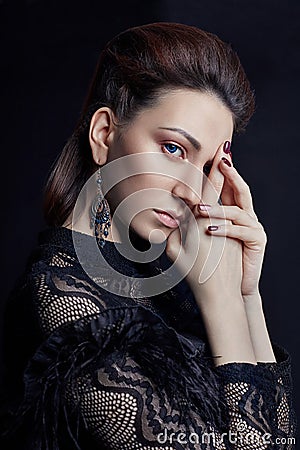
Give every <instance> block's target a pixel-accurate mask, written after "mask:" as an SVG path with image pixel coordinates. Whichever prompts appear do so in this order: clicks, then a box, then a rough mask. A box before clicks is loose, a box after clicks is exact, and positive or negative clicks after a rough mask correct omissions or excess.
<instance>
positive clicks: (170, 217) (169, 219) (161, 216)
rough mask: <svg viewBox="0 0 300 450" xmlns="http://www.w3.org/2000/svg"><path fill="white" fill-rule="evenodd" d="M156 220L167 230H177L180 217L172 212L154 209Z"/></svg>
mask: <svg viewBox="0 0 300 450" xmlns="http://www.w3.org/2000/svg"><path fill="white" fill-rule="evenodd" d="M154 212H155V213H156V215H157V218H158V220H159V221H160V222H161V223H163V224H164V225H166V226H167V227H169V228H177V227H178V226H179V225H180V220H181V217H182V216H180V215H178V214H176V212H175V211H172V210H163V209H154Z"/></svg>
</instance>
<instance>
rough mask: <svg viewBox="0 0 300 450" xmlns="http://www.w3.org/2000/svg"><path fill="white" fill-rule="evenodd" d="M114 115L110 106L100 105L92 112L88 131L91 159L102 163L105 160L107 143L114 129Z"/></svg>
mask: <svg viewBox="0 0 300 450" xmlns="http://www.w3.org/2000/svg"><path fill="white" fill-rule="evenodd" d="M113 119H114V115H113V112H112V110H111V109H110V108H107V107H102V108H99V109H97V111H96V112H95V113H94V115H93V117H92V120H91V124H90V131H89V141H90V146H91V149H92V154H93V160H94V161H95V163H96V164H97V165H103V164H105V163H106V160H107V153H108V149H109V143H110V141H111V139H112V137H113V134H114V131H115V125H114V120H113Z"/></svg>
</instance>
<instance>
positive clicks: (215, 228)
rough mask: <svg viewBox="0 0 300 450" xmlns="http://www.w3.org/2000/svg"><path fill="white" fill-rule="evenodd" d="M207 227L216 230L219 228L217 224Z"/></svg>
mask: <svg viewBox="0 0 300 450" xmlns="http://www.w3.org/2000/svg"><path fill="white" fill-rule="evenodd" d="M207 229H208V230H209V231H216V230H218V229H219V227H217V225H210V226H209V227H207Z"/></svg>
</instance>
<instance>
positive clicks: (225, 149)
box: [223, 141, 231, 153]
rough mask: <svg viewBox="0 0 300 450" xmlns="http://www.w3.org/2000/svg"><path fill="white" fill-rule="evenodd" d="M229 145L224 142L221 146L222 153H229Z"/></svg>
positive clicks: (227, 142)
mask: <svg viewBox="0 0 300 450" xmlns="http://www.w3.org/2000/svg"><path fill="white" fill-rule="evenodd" d="M230 147H231V143H230V142H229V141H225V142H224V145H223V152H224V153H230Z"/></svg>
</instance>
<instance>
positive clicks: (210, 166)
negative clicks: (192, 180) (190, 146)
mask: <svg viewBox="0 0 300 450" xmlns="http://www.w3.org/2000/svg"><path fill="white" fill-rule="evenodd" d="M167 145H172V146H173V147H176V151H177V150H178V149H179V150H181V151H182V153H183V155H185V151H184V150H183V148H181V147H180V146H179V145H177V144H174V143H173V142H166V143H165V144H163V145H162V146H163V147H166V146H167ZM167 153H168V154H169V155H171V157H175V158H179V156H174V154H173V153H171V152H169V151H168V150H167ZM211 168H212V164H205V166H203V172H204V173H205V174H206V175H208V174H209V172H210V170H211Z"/></svg>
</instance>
